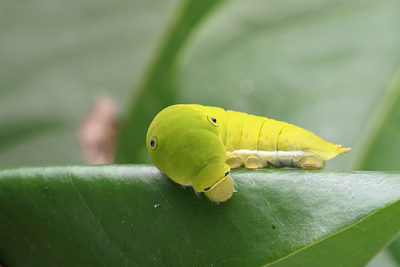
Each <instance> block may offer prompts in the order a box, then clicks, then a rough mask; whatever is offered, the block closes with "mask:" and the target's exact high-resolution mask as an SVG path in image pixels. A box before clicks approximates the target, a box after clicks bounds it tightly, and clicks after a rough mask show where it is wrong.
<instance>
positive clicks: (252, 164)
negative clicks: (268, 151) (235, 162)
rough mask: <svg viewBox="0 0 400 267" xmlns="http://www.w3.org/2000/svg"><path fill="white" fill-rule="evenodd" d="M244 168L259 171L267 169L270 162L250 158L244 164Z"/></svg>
mask: <svg viewBox="0 0 400 267" xmlns="http://www.w3.org/2000/svg"><path fill="white" fill-rule="evenodd" d="M244 167H245V168H246V169H259V168H267V167H269V166H268V161H266V160H265V159H263V158H249V159H247V161H246V162H245V163H244Z"/></svg>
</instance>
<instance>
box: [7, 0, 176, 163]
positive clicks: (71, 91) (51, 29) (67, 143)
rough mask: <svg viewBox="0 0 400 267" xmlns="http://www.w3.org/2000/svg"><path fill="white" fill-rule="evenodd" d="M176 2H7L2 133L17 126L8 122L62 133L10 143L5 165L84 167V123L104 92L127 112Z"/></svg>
mask: <svg viewBox="0 0 400 267" xmlns="http://www.w3.org/2000/svg"><path fill="white" fill-rule="evenodd" d="M177 2H178V0H164V1H159V0H146V1H140V0H116V1H108V0H101V1H96V2H95V3H94V2H93V1H86V0H82V1H47V0H36V1H11V0H4V1H0V25H1V26H0V36H1V38H0V47H1V49H0V122H1V128H2V129H1V130H0V131H1V132H3V133H4V132H8V133H10V132H11V131H12V129H11V128H10V129H8V127H14V126H12V125H4V124H3V123H4V122H16V123H18V122H25V121H26V122H27V125H32V127H40V125H45V124H47V123H49V122H53V121H57V122H59V123H60V125H59V126H60V127H62V131H41V132H39V131H38V132H37V134H35V135H34V136H33V137H34V138H29V139H24V142H13V143H10V144H8V145H7V149H4V150H1V151H0V167H7V166H18V165H27V164H29V165H31V164H66V163H84V162H85V160H84V157H83V156H82V155H81V154H80V151H79V148H78V145H77V138H76V136H77V128H78V124H79V122H80V120H81V118H82V117H83V116H84V115H85V114H86V112H88V111H89V110H90V108H91V106H92V104H93V103H94V100H95V99H96V98H97V97H98V96H100V95H104V94H105V95H108V96H110V97H112V98H114V99H115V100H116V102H117V104H118V107H119V109H120V110H119V111H121V110H123V109H125V106H126V104H127V101H126V99H127V95H128V94H131V93H132V83H136V82H137V80H139V78H140V77H141V72H142V71H143V68H144V65H145V64H144V63H145V62H146V61H147V60H148V58H149V57H150V54H151V53H152V51H153V49H154V46H155V43H156V41H157V40H158V36H159V35H160V32H161V31H162V30H164V28H165V21H166V20H170V16H171V13H172V12H171V11H172V10H173V9H174V7H175V5H176V3H177ZM30 122H32V124H31V123H30ZM33 122H36V123H37V124H38V126H33ZM7 124H8V123H7ZM22 127H23V125H21V127H19V129H22ZM38 151H40V153H38Z"/></svg>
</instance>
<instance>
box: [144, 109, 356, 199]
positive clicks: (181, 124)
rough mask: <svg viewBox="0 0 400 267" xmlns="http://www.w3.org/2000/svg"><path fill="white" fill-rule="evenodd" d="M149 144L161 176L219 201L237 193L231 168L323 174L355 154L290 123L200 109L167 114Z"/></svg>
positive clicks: (158, 120) (151, 130)
mask: <svg viewBox="0 0 400 267" xmlns="http://www.w3.org/2000/svg"><path fill="white" fill-rule="evenodd" d="M146 145H147V150H148V151H149V153H150V156H151V159H152V160H153V162H154V164H155V165H156V167H157V168H158V169H159V170H160V171H161V172H163V173H165V174H166V175H167V176H168V177H170V178H171V179H172V180H174V181H175V182H177V183H179V184H181V185H184V186H193V188H194V190H195V191H196V192H204V193H205V194H206V196H207V197H208V198H210V199H211V200H213V201H216V202H222V201H226V200H227V199H229V198H230V197H231V196H232V194H233V192H234V185H233V179H232V177H231V175H230V174H229V172H230V169H231V168H239V167H241V166H244V167H245V168H249V169H257V168H265V167H270V166H273V167H295V168H302V169H307V170H319V169H321V168H323V167H324V166H325V160H329V159H331V158H333V157H335V156H337V155H339V154H340V153H343V152H346V151H349V150H350V148H344V147H343V145H334V144H332V143H329V142H326V141H324V140H322V139H321V138H319V137H318V136H316V135H315V134H313V133H312V132H309V131H306V130H304V129H302V128H300V127H297V126H294V125H292V124H288V123H286V122H281V121H276V120H272V119H268V118H265V117H259V116H254V115H248V114H246V113H242V112H236V111H231V110H228V111H225V110H223V109H222V108H217V107H206V106H201V105H174V106H170V107H167V108H165V109H164V110H162V111H161V112H160V113H159V114H158V115H157V116H156V117H155V118H154V120H153V122H152V123H151V125H150V127H149V129H148V131H147V136H146Z"/></svg>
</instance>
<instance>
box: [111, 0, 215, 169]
mask: <svg viewBox="0 0 400 267" xmlns="http://www.w3.org/2000/svg"><path fill="white" fill-rule="evenodd" d="M220 2H222V0H202V1H197V0H185V1H182V3H181V7H180V9H179V13H178V14H177V15H176V17H175V20H174V22H173V23H172V25H171V28H170V30H169V31H168V33H167V34H166V37H165V41H164V42H162V43H161V45H160V48H159V50H158V52H157V53H156V54H155V58H154V59H153V62H152V64H151V65H150V66H149V69H148V70H147V72H146V74H145V76H144V78H143V80H142V81H141V83H140V85H139V88H138V89H137V91H136V94H135V95H134V99H133V102H132V103H131V105H130V110H129V111H128V114H127V115H126V118H125V120H124V125H123V128H122V130H121V134H120V137H119V145H118V150H117V157H116V161H117V162H119V163H138V162H143V159H144V158H149V157H148V153H147V151H146V149H145V146H143V144H145V140H146V132H147V128H148V127H149V125H150V123H151V121H152V120H153V118H154V117H155V115H156V114H157V113H158V112H159V111H160V110H161V109H163V108H165V107H167V106H169V105H171V104H174V103H176V102H177V99H176V70H177V60H178V56H179V53H180V52H181V50H182V47H183V46H184V44H185V42H186V40H187V39H188V38H189V37H190V36H191V34H192V32H193V30H194V29H195V28H196V26H197V24H199V22H200V21H201V20H202V19H203V17H204V16H205V15H206V14H208V13H209V12H210V10H212V9H213V8H214V7H215V6H216V5H217V4H219V3H220Z"/></svg>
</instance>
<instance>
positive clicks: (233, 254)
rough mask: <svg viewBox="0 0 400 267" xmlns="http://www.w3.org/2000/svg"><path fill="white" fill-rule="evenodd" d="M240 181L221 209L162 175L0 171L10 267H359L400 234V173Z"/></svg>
mask: <svg viewBox="0 0 400 267" xmlns="http://www.w3.org/2000/svg"><path fill="white" fill-rule="evenodd" d="M233 176H234V179H235V183H236V189H237V191H238V192H237V193H235V194H234V195H233V197H232V198H231V199H230V200H228V201H227V202H225V203H220V204H217V203H212V202H211V201H209V200H208V199H207V198H206V197H205V196H204V195H201V196H200V197H197V196H196V194H195V193H194V192H193V190H192V189H190V188H186V189H184V188H182V187H181V186H179V185H178V184H176V183H174V182H172V181H171V180H170V179H169V178H167V177H166V176H165V175H162V174H161V173H160V172H159V171H158V170H157V169H156V168H155V167H148V166H130V165H113V166H56V167H25V168H24V167H22V168H12V169H3V170H0V258H1V260H2V264H4V265H5V266H54V265H58V266H189V265H190V266H264V265H267V264H276V265H278V266H281V265H282V266H360V265H362V264H365V263H366V262H367V261H368V260H369V259H370V258H371V257H372V256H373V255H374V254H376V253H377V251H379V250H380V249H381V248H382V247H384V246H385V244H386V243H387V242H388V241H390V240H391V239H392V238H393V236H394V235H396V234H397V233H398V232H399V230H400V212H399V211H400V174H399V173H385V172H337V171H314V172H313V171H298V170H290V169H281V170H277V169H270V170H269V169H264V170H257V171H249V170H237V171H233ZM371 240H373V242H371ZM277 261H279V262H277Z"/></svg>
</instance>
